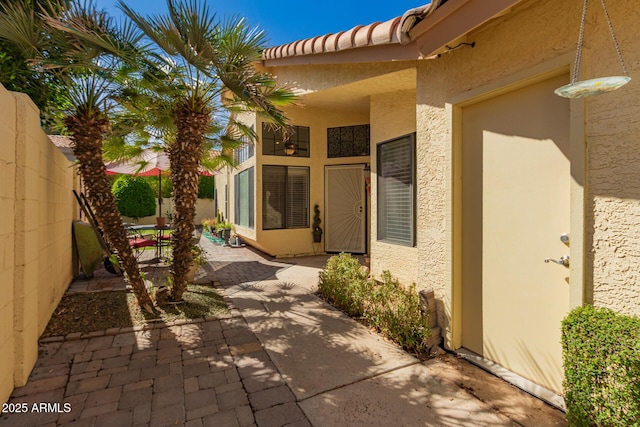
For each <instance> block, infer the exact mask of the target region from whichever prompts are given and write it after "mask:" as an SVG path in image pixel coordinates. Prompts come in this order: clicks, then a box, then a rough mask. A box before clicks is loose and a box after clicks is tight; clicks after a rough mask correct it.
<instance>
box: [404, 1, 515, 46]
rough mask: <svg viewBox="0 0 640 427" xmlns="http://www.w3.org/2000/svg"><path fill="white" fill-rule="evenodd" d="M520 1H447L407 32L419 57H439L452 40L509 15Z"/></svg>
mask: <svg viewBox="0 0 640 427" xmlns="http://www.w3.org/2000/svg"><path fill="white" fill-rule="evenodd" d="M522 1H523V0H491V1H486V0H448V1H447V2H446V3H444V4H442V5H440V7H438V8H437V9H436V10H434V11H433V12H432V13H430V14H429V15H428V16H426V17H425V18H424V19H422V20H421V21H420V22H418V23H417V24H416V25H415V26H414V27H413V28H411V29H410V30H409V38H410V39H411V40H412V41H414V42H416V43H417V48H418V50H419V52H420V53H421V57H424V58H428V57H431V56H433V55H435V54H437V53H440V51H441V50H442V48H444V47H445V46H447V45H448V44H449V43H451V42H453V41H454V40H457V39H459V38H460V37H461V36H464V35H465V34H467V33H469V32H470V31H472V30H474V29H476V28H478V27H480V26H481V25H483V24H485V23H486V22H487V21H490V20H492V19H494V18H496V17H498V16H501V15H503V14H505V13H508V12H509V11H510V10H511V8H512V7H514V6H515V5H516V4H518V3H520V2H522Z"/></svg>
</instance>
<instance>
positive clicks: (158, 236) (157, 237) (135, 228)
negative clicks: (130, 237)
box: [126, 224, 171, 261]
mask: <svg viewBox="0 0 640 427" xmlns="http://www.w3.org/2000/svg"><path fill="white" fill-rule="evenodd" d="M126 228H127V230H128V231H129V232H140V231H154V238H153V240H154V241H155V247H156V254H155V258H154V259H153V260H152V261H159V260H164V259H166V258H167V257H166V256H165V254H164V253H163V252H164V248H166V247H168V246H169V245H168V242H169V241H170V240H171V235H170V234H168V235H165V232H167V231H171V227H170V225H165V226H164V227H159V226H157V225H154V224H144V225H128V226H126Z"/></svg>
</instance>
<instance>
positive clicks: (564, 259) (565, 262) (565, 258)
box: [544, 255, 569, 267]
mask: <svg viewBox="0 0 640 427" xmlns="http://www.w3.org/2000/svg"><path fill="white" fill-rule="evenodd" d="M544 262H546V263H549V262H554V263H556V264H559V265H562V266H564V267H569V255H564V256H562V257H560V259H559V260H557V259H551V258H546V259H545V260H544Z"/></svg>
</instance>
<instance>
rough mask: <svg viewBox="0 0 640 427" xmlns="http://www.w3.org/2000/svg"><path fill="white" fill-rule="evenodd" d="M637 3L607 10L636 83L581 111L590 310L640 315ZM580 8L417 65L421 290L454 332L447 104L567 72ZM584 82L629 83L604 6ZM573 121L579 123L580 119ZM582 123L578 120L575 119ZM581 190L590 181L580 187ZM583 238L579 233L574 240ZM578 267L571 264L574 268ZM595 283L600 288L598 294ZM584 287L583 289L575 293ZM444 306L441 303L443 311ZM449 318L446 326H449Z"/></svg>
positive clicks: (524, 19)
mask: <svg viewBox="0 0 640 427" xmlns="http://www.w3.org/2000/svg"><path fill="white" fill-rule="evenodd" d="M636 6H637V5H636V4H635V3H634V2H633V1H630V0H624V1H618V2H609V3H608V8H609V13H610V15H611V19H612V21H613V23H614V26H615V29H616V34H617V36H618V40H619V41H620V44H621V46H622V51H623V54H624V56H625V60H626V63H627V67H628V68H629V72H630V75H631V76H632V77H633V78H634V80H632V82H631V83H630V84H629V85H627V86H625V87H624V88H622V89H620V90H618V91H617V92H614V93H611V94H606V95H601V96H597V97H593V98H589V99H587V100H586V101H584V104H581V103H574V104H572V108H574V109H575V108H579V107H580V106H582V105H584V109H585V112H584V113H585V114H584V123H585V124H584V126H585V131H584V136H585V139H586V144H585V149H586V152H585V157H586V190H585V194H584V197H585V210H586V212H587V213H586V218H585V225H584V228H585V230H584V234H585V238H584V258H585V259H584V265H585V268H584V271H585V277H584V281H585V283H586V287H587V289H586V293H585V298H584V299H585V301H587V302H589V301H593V302H594V303H595V304H597V305H601V306H607V307H611V308H613V309H615V310H617V311H619V312H623V313H627V314H636V315H638V314H640V286H639V284H638V283H639V279H640V271H639V270H638V269H637V268H634V267H633V266H637V265H638V250H637V247H638V242H640V215H639V214H638V212H640V172H639V171H640V168H639V167H638V165H640V138H638V135H639V134H640V132H639V131H640V121H638V120H637V119H636V116H637V114H638V110H639V108H640V107H638V106H637V99H638V97H639V95H640V93H639V92H640V85H639V84H638V80H640V79H638V77H640V75H639V73H638V64H640V50H638V49H636V44H637V41H636V39H637V38H636V36H635V31H634V26H636V25H637V22H640V13H639V12H638V10H637V7H636ZM581 8H582V3H581V2H573V1H568V0H566V1H560V2H558V1H552V0H542V1H526V2H523V3H521V4H520V5H519V6H517V7H515V8H514V9H513V10H512V11H511V13H509V14H507V15H505V16H503V17H501V18H498V19H496V20H494V21H492V22H490V23H489V24H486V25H485V26H483V27H481V28H480V29H478V30H477V31H474V32H473V33H471V34H470V35H469V37H468V39H467V40H468V41H469V42H471V41H474V42H475V43H476V47H475V48H473V49H471V48H468V47H466V48H461V49H459V50H456V51H454V52H451V53H449V54H444V55H443V56H442V57H440V58H438V59H434V60H424V61H420V62H419V65H418V78H417V145H418V149H417V153H418V168H417V174H418V177H417V178H418V196H417V197H418V214H417V215H418V251H419V259H420V267H419V271H418V272H417V277H416V280H417V282H418V284H419V286H424V287H430V288H433V289H434V290H435V292H436V297H437V298H438V299H440V301H441V304H440V306H439V315H440V316H441V323H442V324H443V325H445V326H446V325H447V324H449V321H450V316H451V313H450V312H448V310H449V309H450V308H451V300H450V298H451V292H452V288H451V286H452V261H451V258H452V245H453V241H452V189H451V177H452V173H453V170H452V168H453V164H452V147H453V140H452V134H451V129H452V116H451V109H448V107H447V103H449V102H452V100H454V99H459V98H461V97H464V95H465V94H466V93H468V92H471V91H473V90H474V89H475V88H478V87H481V86H487V85H491V84H492V82H496V81H501V80H502V79H508V76H513V75H517V74H520V73H523V72H524V71H526V70H530V69H533V68H535V67H540V66H541V65H542V64H547V63H550V62H555V63H558V64H560V65H562V61H560V62H558V58H567V59H566V61H565V62H564V65H565V68H566V70H569V69H570V66H571V64H570V63H571V61H572V60H573V54H574V53H575V46H576V40H577V35H578V29H579V20H580V15H581ZM589 10H590V13H589V17H588V25H587V31H586V44H585V49H584V51H583V69H582V71H581V79H588V78H593V77H597V76H603V75H619V74H621V73H622V71H621V69H620V64H619V62H618V59H617V56H616V53H615V50H614V48H613V45H612V42H611V36H610V34H609V31H608V29H607V25H606V21H605V20H604V16H603V14H602V9H601V8H600V5H599V4H597V5H596V4H594V5H592V6H591V7H590V9H589ZM574 113H576V112H575V111H574ZM576 114H577V115H578V116H580V112H577V113H576ZM574 178H575V179H576V180H578V181H579V180H580V179H582V178H583V177H574ZM577 231H578V232H579V230H577ZM572 263H573V259H572ZM591 283H593V286H591ZM572 286H578V287H581V286H582V284H581V283H579V284H576V283H572ZM442 302H443V303H442ZM443 315H444V317H442V316H443Z"/></svg>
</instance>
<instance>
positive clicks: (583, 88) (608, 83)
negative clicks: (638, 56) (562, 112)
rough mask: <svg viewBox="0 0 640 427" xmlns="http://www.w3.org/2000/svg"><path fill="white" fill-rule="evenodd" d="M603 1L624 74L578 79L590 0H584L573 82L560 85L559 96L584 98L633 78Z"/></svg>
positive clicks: (614, 87)
mask: <svg viewBox="0 0 640 427" xmlns="http://www.w3.org/2000/svg"><path fill="white" fill-rule="evenodd" d="M600 3H602V10H603V11H604V16H605V18H606V19H607V24H608V25H609V32H611V38H612V39H613V45H614V46H615V48H616V52H617V54H618V59H619V60H620V64H621V65H622V72H623V73H624V76H609V77H600V78H596V79H590V80H583V81H578V76H579V74H580V63H581V62H582V46H583V44H584V27H585V23H586V21H587V8H588V5H589V0H584V6H583V8H582V21H581V22H580V35H579V37H578V51H577V53H576V61H575V64H574V68H573V76H572V78H571V83H569V84H568V85H565V86H562V87H559V88H558V89H556V90H555V91H554V92H555V94H556V95H558V96H562V97H565V98H584V97H587V96H592V95H600V94H602V93H606V92H611V91H614V90H616V89H618V88H620V87H622V86H624V85H626V84H627V83H629V80H631V77H629V73H628V72H627V67H626V66H625V65H624V60H623V59H622V52H621V51H620V46H619V45H618V39H616V34H615V33H614V31H613V25H612V24H611V18H610V17H609V12H607V6H606V5H605V0H600Z"/></svg>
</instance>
